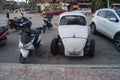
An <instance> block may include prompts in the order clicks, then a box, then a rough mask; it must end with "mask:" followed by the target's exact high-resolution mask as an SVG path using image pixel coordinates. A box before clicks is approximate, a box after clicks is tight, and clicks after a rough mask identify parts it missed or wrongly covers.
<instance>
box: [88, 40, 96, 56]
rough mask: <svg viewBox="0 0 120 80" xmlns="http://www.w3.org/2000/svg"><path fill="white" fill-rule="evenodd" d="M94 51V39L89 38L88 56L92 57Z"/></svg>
mask: <svg viewBox="0 0 120 80" xmlns="http://www.w3.org/2000/svg"><path fill="white" fill-rule="evenodd" d="M94 52H95V40H94V39H91V40H90V46H89V53H88V55H89V57H93V56H94Z"/></svg>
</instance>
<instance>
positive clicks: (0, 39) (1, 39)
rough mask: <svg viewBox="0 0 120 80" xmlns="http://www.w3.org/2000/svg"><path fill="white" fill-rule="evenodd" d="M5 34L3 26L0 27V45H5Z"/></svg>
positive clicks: (6, 32)
mask: <svg viewBox="0 0 120 80" xmlns="http://www.w3.org/2000/svg"><path fill="white" fill-rule="evenodd" d="M7 34H8V29H7V28H6V27H4V26H2V27H0V45H2V44H5V43H6V41H7Z"/></svg>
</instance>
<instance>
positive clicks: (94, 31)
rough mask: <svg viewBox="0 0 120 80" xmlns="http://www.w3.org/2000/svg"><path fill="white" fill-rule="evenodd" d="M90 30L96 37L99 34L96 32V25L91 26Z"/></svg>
mask: <svg viewBox="0 0 120 80" xmlns="http://www.w3.org/2000/svg"><path fill="white" fill-rule="evenodd" d="M90 29H91V33H92V34H94V35H96V34H97V30H96V25H95V24H94V23H92V24H91V25H90Z"/></svg>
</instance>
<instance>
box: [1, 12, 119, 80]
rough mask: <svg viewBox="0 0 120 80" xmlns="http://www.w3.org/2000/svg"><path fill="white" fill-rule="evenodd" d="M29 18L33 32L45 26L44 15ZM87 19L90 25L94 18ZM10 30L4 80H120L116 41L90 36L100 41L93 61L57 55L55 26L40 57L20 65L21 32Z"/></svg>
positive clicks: (46, 36) (3, 57) (3, 64)
mask: <svg viewBox="0 0 120 80" xmlns="http://www.w3.org/2000/svg"><path fill="white" fill-rule="evenodd" d="M15 16H18V14H11V18H14V17H15ZM25 16H27V17H28V18H29V17H32V19H31V21H32V23H33V24H32V28H33V29H34V28H36V27H41V26H42V19H43V18H42V17H41V16H40V14H29V15H28V14H26V15H25ZM0 17H1V16H0ZM87 18H88V24H89V23H90V21H91V15H89V16H87ZM0 20H1V22H0V25H6V18H5V16H4V15H3V16H2V18H0ZM57 21H58V16H54V19H53V20H52V23H53V24H55V23H57ZM9 31H10V32H9V35H8V41H7V43H6V44H5V45H3V46H0V80H120V62H119V61H120V53H119V52H118V51H116V49H115V48H114V44H113V43H112V41H111V40H110V39H108V38H106V37H105V36H103V35H101V34H99V35H92V34H91V33H90V35H89V37H90V38H94V39H95V41H96V45H95V46H96V47H95V56H94V57H93V58H89V57H77V58H76V57H75V58H73V57H66V56H64V55H57V56H53V55H52V54H51V52H50V43H51V41H52V39H53V38H55V37H57V26H55V25H54V27H53V28H51V29H47V30H46V33H45V34H42V41H41V46H40V48H39V49H38V50H37V51H36V55H35V54H33V55H32V56H31V57H29V59H28V60H27V62H26V64H19V63H18V62H19V53H20V52H19V48H18V43H19V38H20V35H19V31H16V30H9Z"/></svg>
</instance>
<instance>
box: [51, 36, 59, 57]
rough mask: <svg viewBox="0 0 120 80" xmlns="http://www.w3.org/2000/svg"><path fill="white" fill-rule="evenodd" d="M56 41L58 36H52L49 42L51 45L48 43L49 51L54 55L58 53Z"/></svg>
mask: <svg viewBox="0 0 120 80" xmlns="http://www.w3.org/2000/svg"><path fill="white" fill-rule="evenodd" d="M58 41H59V39H58V38H54V39H53V40H52V42H51V45H50V50H51V53H52V54H53V55H54V56H55V55H57V54H58Z"/></svg>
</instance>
